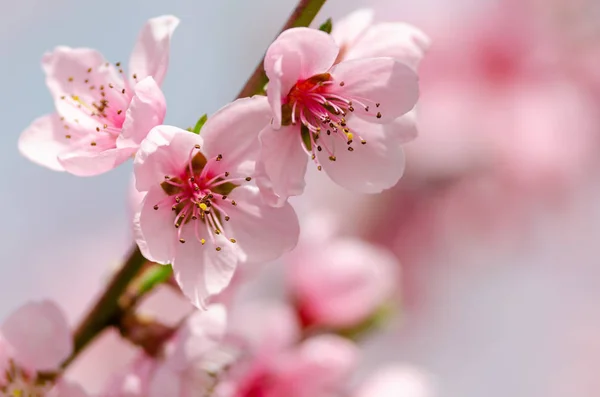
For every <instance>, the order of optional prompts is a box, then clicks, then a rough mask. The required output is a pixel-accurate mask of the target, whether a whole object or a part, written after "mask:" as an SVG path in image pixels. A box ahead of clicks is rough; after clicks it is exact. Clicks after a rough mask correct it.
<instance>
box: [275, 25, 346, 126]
mask: <svg viewBox="0 0 600 397" xmlns="http://www.w3.org/2000/svg"><path fill="white" fill-rule="evenodd" d="M338 52H339V48H338V47H337V46H336V44H335V42H334V41H333V39H332V38H331V37H329V35H328V34H327V33H325V32H321V31H319V30H316V29H308V28H293V29H288V30H286V31H285V32H283V33H281V34H280V35H279V37H277V39H276V40H275V41H274V42H273V44H271V46H270V47H269V48H268V49H267V53H266V55H265V61H264V67H265V72H266V74H267V77H268V78H269V87H268V89H267V94H268V96H269V103H270V104H271V107H272V109H273V112H274V116H275V122H274V127H275V128H279V126H280V125H281V98H282V96H285V95H287V93H288V92H289V91H290V89H291V88H292V87H293V86H294V84H296V83H297V82H298V81H299V80H305V79H307V78H309V77H311V76H313V75H315V74H320V73H325V72H327V71H328V70H329V68H330V67H331V65H333V63H334V61H335V59H336V57H337V55H338Z"/></svg>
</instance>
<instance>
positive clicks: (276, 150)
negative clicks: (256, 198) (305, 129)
mask: <svg viewBox="0 0 600 397" xmlns="http://www.w3.org/2000/svg"><path fill="white" fill-rule="evenodd" d="M259 139H260V142H261V154H260V160H259V164H258V165H257V168H260V170H261V171H264V172H258V173H257V176H256V180H257V184H258V186H259V187H260V188H261V189H265V190H267V191H268V190H272V193H273V194H274V195H275V196H276V197H277V198H278V200H276V201H277V202H276V203H272V204H274V205H277V206H281V205H283V203H285V201H286V200H287V199H288V197H290V196H297V195H300V194H302V192H303V191H304V186H305V182H304V174H306V166H307V162H308V161H307V156H308V155H307V154H306V152H305V151H304V149H303V146H302V145H303V143H302V140H301V138H300V131H299V127H298V126H289V127H283V128H281V129H280V130H274V129H273V128H271V126H267V127H265V129H263V130H262V131H261V132H260V134H259Z"/></svg>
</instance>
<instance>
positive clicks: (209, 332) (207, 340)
mask: <svg viewBox="0 0 600 397" xmlns="http://www.w3.org/2000/svg"><path fill="white" fill-rule="evenodd" d="M226 329H227V311H226V310H225V306H223V305H215V304H213V305H210V306H208V308H207V310H206V311H196V312H194V314H192V315H191V316H190V317H189V318H188V319H187V320H186V321H185V323H184V324H183V326H182V328H181V330H180V331H179V332H178V335H177V342H176V345H175V349H174V350H173V354H172V355H171V356H170V357H169V365H170V366H171V367H172V368H175V369H177V370H178V371H184V370H185V369H187V368H189V367H191V366H192V365H193V364H194V362H195V361H198V360H200V359H201V358H202V357H203V356H204V355H205V354H207V353H208V352H209V351H211V350H212V349H214V348H216V347H217V346H218V345H219V344H220V343H221V340H222V338H223V337H224V335H225V331H226Z"/></svg>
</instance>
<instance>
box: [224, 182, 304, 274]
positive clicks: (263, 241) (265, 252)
mask: <svg viewBox="0 0 600 397" xmlns="http://www.w3.org/2000/svg"><path fill="white" fill-rule="evenodd" d="M229 197H230V198H231V199H232V200H235V202H236V203H237V205H236V206H233V205H231V204H230V203H225V204H223V206H224V207H225V211H226V212H227V215H229V217H230V218H231V220H230V221H229V222H227V223H226V225H224V227H226V228H227V237H229V238H235V240H236V241H237V245H238V246H239V247H240V249H241V250H242V251H243V252H244V253H245V254H246V256H247V258H246V260H247V261H248V262H253V263H259V262H267V261H271V260H273V259H277V258H278V257H280V256H281V255H283V254H284V253H285V252H288V251H291V250H292V249H293V248H294V247H295V246H296V244H297V242H298V236H299V234H300V226H299V224H298V217H297V216H296V212H295V211H294V209H293V208H292V206H291V205H289V204H288V203H285V204H284V205H283V206H282V207H280V208H275V207H271V206H269V205H267V204H265V203H264V202H263V200H262V198H261V196H260V192H259V191H258V189H257V188H255V187H251V186H241V187H238V188H236V189H234V190H233V191H232V192H231V194H230V195H229Z"/></svg>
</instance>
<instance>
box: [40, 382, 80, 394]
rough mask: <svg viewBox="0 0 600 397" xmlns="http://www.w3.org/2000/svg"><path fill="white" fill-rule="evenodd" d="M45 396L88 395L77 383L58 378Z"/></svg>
mask: <svg viewBox="0 0 600 397" xmlns="http://www.w3.org/2000/svg"><path fill="white" fill-rule="evenodd" d="M46 397H88V394H87V393H86V392H85V390H83V388H82V387H81V386H79V385H78V384H75V383H71V382H68V381H65V380H59V381H58V383H57V384H56V385H55V386H54V387H53V388H52V390H50V392H49V393H48V394H47V396H46Z"/></svg>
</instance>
